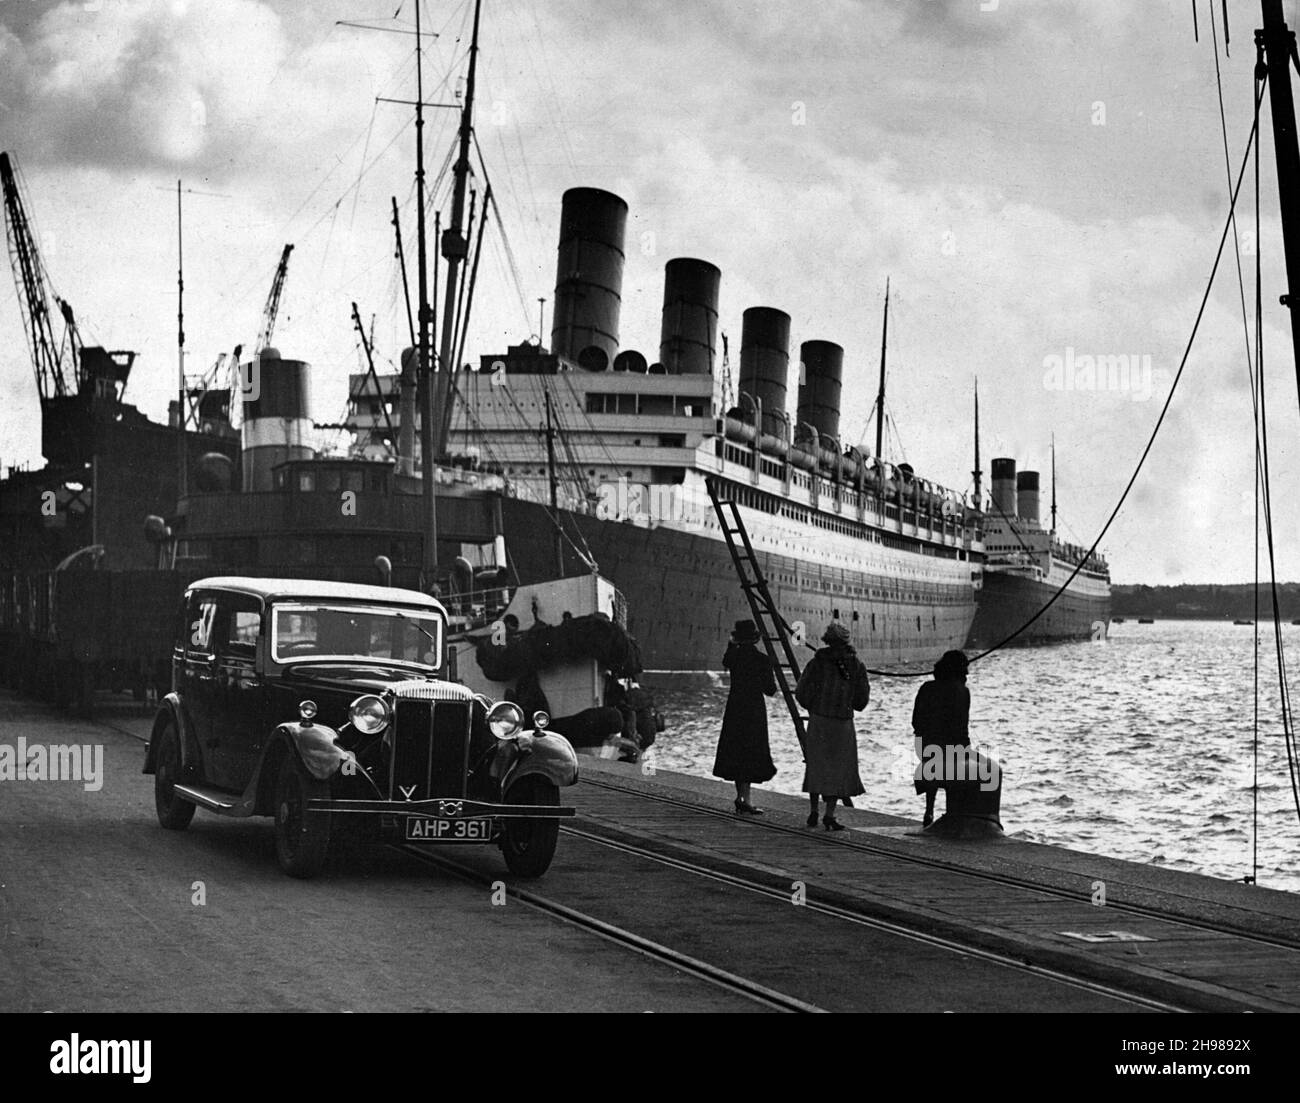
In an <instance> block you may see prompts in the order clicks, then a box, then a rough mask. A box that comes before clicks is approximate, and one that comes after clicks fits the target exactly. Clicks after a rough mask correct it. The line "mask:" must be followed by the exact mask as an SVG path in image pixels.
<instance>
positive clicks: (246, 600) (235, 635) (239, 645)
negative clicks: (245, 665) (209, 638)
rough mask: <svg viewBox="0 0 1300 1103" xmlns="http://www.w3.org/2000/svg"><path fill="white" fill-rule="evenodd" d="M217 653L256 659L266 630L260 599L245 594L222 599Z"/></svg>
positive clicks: (218, 623)
mask: <svg viewBox="0 0 1300 1103" xmlns="http://www.w3.org/2000/svg"><path fill="white" fill-rule="evenodd" d="M216 626H217V637H218V638H217V654H218V655H219V656H221V657H222V658H238V659H252V658H254V657H255V656H256V655H257V637H258V635H259V634H260V632H261V629H262V607H261V604H260V603H259V602H258V600H257V599H256V598H252V597H247V596H244V595H242V594H230V595H225V596H223V597H222V599H221V602H220V608H219V609H218V611H217V622H216Z"/></svg>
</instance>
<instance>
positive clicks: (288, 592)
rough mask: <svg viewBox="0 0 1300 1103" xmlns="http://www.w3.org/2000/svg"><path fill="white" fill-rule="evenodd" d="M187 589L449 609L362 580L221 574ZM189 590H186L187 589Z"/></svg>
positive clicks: (424, 597)
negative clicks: (325, 579)
mask: <svg viewBox="0 0 1300 1103" xmlns="http://www.w3.org/2000/svg"><path fill="white" fill-rule="evenodd" d="M188 590H229V591H232V592H234V593H240V594H248V595H250V596H252V597H257V598H262V599H263V600H267V601H271V600H278V599H289V600H293V601H300V600H314V599H323V600H328V601H365V602H370V603H372V604H379V605H415V606H419V607H420V608H423V609H437V610H440V611H442V612H446V610H445V609H443V606H442V603H441V602H439V601H438V600H437V599H435V598H432V597H430V596H429V595H428V594H422V593H420V591H419V590H403V589H401V588H400V587H396V586H368V585H365V584H363V583H360V582H326V581H324V580H321V579H304V578H239V577H234V576H224V575H223V576H220V577H213V578H200V579H197V580H196V581H194V582H191V583H190V585H189V587H188ZM188 590H187V592H188Z"/></svg>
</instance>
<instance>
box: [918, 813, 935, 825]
mask: <svg viewBox="0 0 1300 1103" xmlns="http://www.w3.org/2000/svg"><path fill="white" fill-rule="evenodd" d="M932 823H934V813H933V812H927V813H926V814H925V815H924V816H922V817H921V826H922V827H929V826H930V824H932Z"/></svg>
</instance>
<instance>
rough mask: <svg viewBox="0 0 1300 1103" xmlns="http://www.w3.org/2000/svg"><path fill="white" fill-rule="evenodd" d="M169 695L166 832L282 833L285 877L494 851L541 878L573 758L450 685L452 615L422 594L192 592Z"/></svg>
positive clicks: (160, 749) (280, 589)
mask: <svg viewBox="0 0 1300 1103" xmlns="http://www.w3.org/2000/svg"><path fill="white" fill-rule="evenodd" d="M179 629H180V631H179V635H178V638H177V642H176V646H175V649H174V652H173V658H172V686H173V689H172V692H171V693H169V694H167V696H166V697H165V698H164V699H163V702H162V705H161V707H160V708H159V710H158V715H157V717H156V719H155V720H154V725H153V734H152V737H151V739H150V742H149V749H148V752H147V754H146V755H145V765H144V772H145V773H146V774H153V776H154V803H155V805H156V807H157V812H158V821H159V822H160V823H161V824H162V825H163V827H165V828H169V829H171V830H173V831H183V830H184V829H185V828H186V827H188V826H189V823H190V820H191V819H193V817H194V810H195V808H206V809H208V810H210V811H212V812H217V813H219V814H221V815H225V816H258V815H261V816H274V817H275V844H276V853H277V855H278V857H279V860H280V865H281V867H282V868H283V869H284V871H285V872H286V873H288V874H290V875H291V876H294V877H310V876H312V875H314V874H315V873H317V872H318V871H319V870H320V868H321V866H322V864H323V862H324V860H325V856H326V852H327V850H328V848H329V845H330V840H331V837H334V836H337V835H339V834H340V833H344V832H351V833H354V834H357V835H359V836H361V837H363V838H367V839H372V840H376V841H391V842H400V843H417V844H418V843H495V844H497V845H499V846H500V847H501V850H502V851H503V853H504V856H505V861H506V866H507V867H508V868H509V869H510V871H511V872H512V873H515V874H517V875H519V876H524V877H536V876H540V875H541V874H542V873H544V872H545V871H546V869H547V868H548V867H549V866H550V864H551V859H552V857H553V856H554V854H555V846H556V841H557V838H558V835H559V821H560V818H561V817H564V816H572V815H573V814H574V809H572V808H567V807H561V806H560V799H559V791H560V787H561V786H564V785H572V784H573V783H574V782H575V781H576V780H577V776H578V763H577V756H576V754H575V753H574V750H573V747H572V746H570V744H569V742H568V740H566V739H565V738H564V737H563V736H561V735H559V734H557V733H555V732H552V731H549V730H547V729H546V724H547V723H548V720H547V718H546V714H545V713H536V714H535V715H534V717H533V724H532V725H531V726H530V725H527V724H526V722H525V718H524V714H523V711H522V710H521V709H520V708H519V707H518V706H517V705H515V704H513V703H511V702H509V701H500V702H497V703H495V704H494V703H493V702H492V701H490V700H488V699H487V698H486V697H483V696H481V695H476V694H474V693H473V692H472V691H471V690H469V689H467V688H466V687H465V686H463V685H460V684H458V683H457V682H455V681H453V680H451V679H450V678H448V677H447V676H446V675H447V671H445V670H444V669H443V668H444V664H445V662H446V654H447V647H446V632H447V615H446V612H445V610H444V609H443V607H442V606H441V605H440V604H439V603H438V602H437V601H435V600H434V599H433V598H431V597H427V596H426V595H424V594H421V593H418V592H416V591H413V590H400V589H390V588H386V587H379V586H360V585H351V584H348V583H338V582H305V581H301V580H281V579H253V578H206V579H201V580H200V581H198V582H195V583H194V584H193V585H192V586H190V587H189V589H188V590H187V591H186V593H185V598H184V602H183V607H182V610H181V613H180V621H179Z"/></svg>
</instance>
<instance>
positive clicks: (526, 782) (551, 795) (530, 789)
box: [501, 774, 560, 877]
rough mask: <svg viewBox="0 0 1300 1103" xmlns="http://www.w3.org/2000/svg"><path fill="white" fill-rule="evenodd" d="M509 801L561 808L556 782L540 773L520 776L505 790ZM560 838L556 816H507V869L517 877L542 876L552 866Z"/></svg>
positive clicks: (503, 848) (504, 845) (504, 838)
mask: <svg viewBox="0 0 1300 1103" xmlns="http://www.w3.org/2000/svg"><path fill="white" fill-rule="evenodd" d="M506 803H507V804H547V805H552V806H554V807H557V808H558V807H559V804H560V790H559V788H558V787H557V786H556V784H555V782H553V781H551V780H549V779H548V778H544V777H540V776H538V775H537V774H530V775H529V776H528V777H525V778H521V779H520V780H519V781H518V782H516V783H515V784H514V785H512V786H511V787H510V791H509V792H508V793H506ZM559 839H560V821H559V820H557V819H508V820H506V821H505V831H504V833H503V835H502V838H501V853H502V854H503V855H504V857H505V860H506V868H507V869H508V870H510V872H511V873H513V874H514V875H515V876H516V877H540V876H541V875H542V874H543V873H545V872H546V871H547V870H548V869H550V867H551V859H552V858H554V857H555V847H556V844H557V843H558V842H559Z"/></svg>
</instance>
